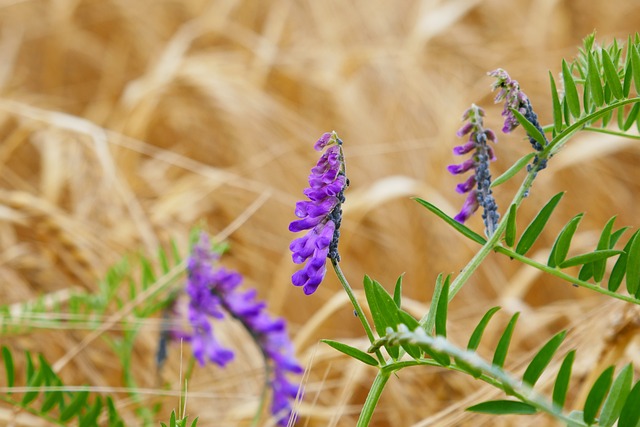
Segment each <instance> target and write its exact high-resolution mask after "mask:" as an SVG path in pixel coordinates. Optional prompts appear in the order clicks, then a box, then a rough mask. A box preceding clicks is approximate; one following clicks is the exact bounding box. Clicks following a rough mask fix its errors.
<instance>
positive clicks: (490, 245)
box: [420, 169, 537, 323]
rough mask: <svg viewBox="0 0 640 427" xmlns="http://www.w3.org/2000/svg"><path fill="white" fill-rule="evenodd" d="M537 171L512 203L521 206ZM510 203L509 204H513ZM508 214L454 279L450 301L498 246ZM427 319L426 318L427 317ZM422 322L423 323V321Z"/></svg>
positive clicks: (530, 176)
mask: <svg viewBox="0 0 640 427" xmlns="http://www.w3.org/2000/svg"><path fill="white" fill-rule="evenodd" d="M536 174H537V171H536V170H535V169H532V170H531V171H529V173H528V174H527V177H526V178H525V180H524V181H523V183H522V185H521V186H520V189H519V190H518V192H517V193H516V195H515V196H514V197H513V201H512V202H511V205H513V204H515V205H516V206H519V205H520V203H522V200H523V199H524V198H525V195H526V194H527V193H528V192H529V189H530V188H531V186H532V185H533V181H534V179H535V178H536ZM511 205H509V206H511ZM507 216H508V215H505V216H504V218H502V221H500V224H498V227H497V228H496V231H495V232H494V233H493V234H492V235H491V236H490V237H489V240H487V242H486V243H485V244H484V245H483V246H482V248H481V249H480V250H479V251H478V252H477V253H476V254H475V255H474V257H473V258H471V261H469V263H468V264H467V265H466V266H465V267H464V268H463V269H462V271H461V272H460V274H459V275H458V276H457V277H456V278H455V279H454V280H453V282H452V283H451V287H450V288H449V301H451V300H452V299H453V297H455V296H456V294H457V293H458V292H459V291H460V289H462V287H463V286H464V284H465V283H466V282H467V280H469V278H470V277H471V275H472V274H473V272H474V271H476V269H477V268H478V266H479V265H480V264H481V263H482V261H483V260H484V259H485V258H486V257H487V255H489V253H490V252H491V251H492V250H493V249H494V248H495V247H496V245H497V244H498V242H499V241H500V239H501V238H502V233H503V232H504V230H505V228H506V227H507ZM425 320H426V319H425ZM420 323H423V322H422V321H421V322H420Z"/></svg>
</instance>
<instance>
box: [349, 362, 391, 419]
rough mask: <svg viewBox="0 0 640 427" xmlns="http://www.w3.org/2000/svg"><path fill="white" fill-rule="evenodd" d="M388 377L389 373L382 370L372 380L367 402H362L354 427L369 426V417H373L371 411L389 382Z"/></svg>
mask: <svg viewBox="0 0 640 427" xmlns="http://www.w3.org/2000/svg"><path fill="white" fill-rule="evenodd" d="M390 376H391V373H390V372H387V371H385V370H382V369H380V370H379V371H378V375H376V378H375V379H374V380H373V384H371V388H370V389H369V394H368V395H367V400H365V402H364V406H363V407H362V412H360V417H359V418H358V424H356V427H367V426H368V425H369V422H370V421H371V417H372V416H373V411H374V410H375V409H376V406H377V405H378V401H379V400H380V396H381V395H382V390H384V386H385V385H386V384H387V381H389V377H390Z"/></svg>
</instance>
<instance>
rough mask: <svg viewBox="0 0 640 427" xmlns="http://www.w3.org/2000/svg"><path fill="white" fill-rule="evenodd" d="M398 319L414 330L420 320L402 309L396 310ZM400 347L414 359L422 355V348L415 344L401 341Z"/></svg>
mask: <svg viewBox="0 0 640 427" xmlns="http://www.w3.org/2000/svg"><path fill="white" fill-rule="evenodd" d="M398 319H400V323H404V324H405V326H407V328H409V330H410V331H415V330H416V329H417V328H418V327H420V322H418V321H417V320H416V319H414V318H413V316H412V315H410V314H409V313H407V312H406V311H404V310H398ZM402 348H403V349H404V351H406V352H407V353H408V354H409V356H411V357H413V358H414V359H419V358H420V357H421V356H422V350H420V347H419V346H417V345H415V344H409V343H407V342H404V343H402Z"/></svg>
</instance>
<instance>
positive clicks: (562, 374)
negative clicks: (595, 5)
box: [349, 34, 640, 427]
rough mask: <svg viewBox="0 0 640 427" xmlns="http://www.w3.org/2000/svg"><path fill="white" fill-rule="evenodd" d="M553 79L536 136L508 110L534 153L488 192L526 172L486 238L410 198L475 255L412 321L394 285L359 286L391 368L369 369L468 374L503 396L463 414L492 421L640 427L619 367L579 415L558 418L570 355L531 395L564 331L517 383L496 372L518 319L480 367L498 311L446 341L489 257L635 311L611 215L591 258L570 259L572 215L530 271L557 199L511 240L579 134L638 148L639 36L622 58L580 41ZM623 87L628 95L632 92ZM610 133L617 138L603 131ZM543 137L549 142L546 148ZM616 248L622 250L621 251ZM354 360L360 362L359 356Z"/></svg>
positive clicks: (631, 279)
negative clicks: (524, 417) (548, 114)
mask: <svg viewBox="0 0 640 427" xmlns="http://www.w3.org/2000/svg"><path fill="white" fill-rule="evenodd" d="M560 71H561V73H560V75H559V76H558V77H559V78H556V77H554V73H553V72H550V73H549V83H550V88H551V104H552V110H553V122H552V123H551V124H549V125H547V126H544V127H542V128H539V127H538V125H537V124H534V123H532V122H530V121H529V120H528V119H527V118H526V117H532V115H527V116H526V117H525V114H524V113H523V111H524V110H522V109H520V110H519V109H511V110H509V112H510V114H512V115H513V117H515V119H516V120H517V121H518V123H519V124H520V125H521V126H522V129H523V130H524V131H525V132H526V133H527V136H528V137H529V138H530V139H532V140H535V141H536V142H538V143H539V144H540V145H541V146H542V149H541V150H540V151H536V152H532V153H528V154H526V155H525V156H523V157H522V158H520V159H519V160H518V161H517V162H516V163H515V164H514V165H513V166H511V167H509V168H508V169H507V171H506V172H504V173H503V174H502V175H500V176H499V177H498V179H496V180H495V181H494V183H493V184H492V188H496V187H497V186H498V185H500V184H502V183H504V182H506V181H508V180H510V179H512V178H514V177H515V176H517V175H518V173H519V172H520V171H522V170H523V169H524V167H525V165H528V167H527V169H526V170H527V173H526V176H525V177H524V180H523V182H522V184H521V186H520V188H519V189H518V191H517V192H516V194H515V196H514V197H513V200H512V201H511V203H510V204H509V205H508V206H509V208H508V211H507V212H506V215H503V217H502V220H501V221H500V223H499V224H498V225H497V227H496V231H495V233H493V234H492V235H490V236H488V237H487V238H486V239H485V238H484V237H482V236H481V235H480V234H478V233H476V232H475V231H473V230H471V229H470V228H469V227H467V226H465V225H463V224H461V223H459V222H457V221H455V220H454V219H453V218H451V217H450V216H448V215H447V214H445V213H444V212H443V211H442V210H440V209H439V208H438V207H436V206H434V205H433V204H431V203H429V202H427V201H425V200H422V199H419V198H416V199H415V200H416V201H417V202H418V203H420V204H421V205H422V206H423V207H425V208H426V209H428V210H429V211H431V212H432V213H434V214H435V215H436V216H437V217H438V218H440V219H441V220H443V221H444V222H445V223H446V224H448V225H450V226H451V227H452V228H453V229H454V230H456V231H457V232H458V233H460V234H462V235H463V236H465V237H466V238H468V239H470V240H471V241H473V242H475V243H477V244H479V245H481V247H480V249H479V250H478V252H477V253H476V254H475V255H474V257H473V258H472V259H471V260H470V261H469V262H468V264H467V265H466V266H465V267H464V268H462V269H461V270H460V273H459V274H458V275H457V276H455V277H453V278H452V277H451V276H447V277H446V278H445V277H444V276H443V275H442V274H441V275H439V276H438V278H437V280H436V283H435V288H434V293H433V297H432V300H431V304H430V307H429V312H428V313H427V314H426V315H425V316H424V317H423V318H422V319H421V321H420V322H417V321H416V320H415V319H414V318H413V317H412V316H410V315H409V314H408V313H406V312H404V311H402V310H401V309H400V304H401V301H402V297H401V290H402V283H401V280H399V282H398V283H397V284H396V288H395V291H394V295H393V297H391V296H390V295H389V294H388V293H387V292H386V290H384V288H383V287H382V286H381V285H379V284H378V283H377V282H374V281H371V280H370V279H368V278H366V279H365V293H366V296H367V301H368V302H369V306H370V307H371V312H372V316H373V321H374V324H375V327H376V330H377V331H378V333H379V334H380V335H381V338H380V339H378V340H375V341H374V342H373V343H372V345H371V347H370V348H369V350H368V351H369V352H373V351H378V350H379V349H380V348H381V347H385V348H386V349H387V351H388V352H389V354H390V355H391V356H392V360H389V361H387V364H384V363H382V361H380V363H379V364H378V366H379V369H380V374H379V376H380V375H382V378H387V377H388V375H390V374H391V373H393V372H396V371H397V370H400V369H402V368H404V367H406V366H412V365H425V366H432V367H433V366H436V367H440V368H446V369H449V370H453V371H457V372H461V373H464V374H468V375H471V376H473V377H474V378H477V379H479V380H481V381H484V382H486V383H488V384H490V385H492V386H494V387H496V388H498V389H500V390H502V391H504V392H505V394H506V395H507V396H510V397H511V398H510V399H509V400H492V401H486V402H481V403H478V404H476V405H474V406H471V407H470V408H468V410H470V411H475V412H482V413H488V414H495V415H498V414H533V413H536V412H546V413H548V414H550V415H551V416H553V417H555V418H557V419H558V420H560V421H561V422H562V423H564V424H565V425H569V426H572V427H574V426H589V425H599V426H603V427H611V426H612V425H614V424H615V423H616V422H617V425H618V426H620V427H637V426H638V425H639V422H640V382H636V383H635V385H633V387H632V383H633V368H632V367H631V366H630V365H627V366H626V367H624V368H623V369H622V370H621V371H620V373H619V374H618V376H617V377H615V379H614V371H615V367H613V366H611V367H609V368H607V369H605V370H604V371H603V372H601V373H600V375H599V376H598V379H597V380H596V381H595V382H594V384H592V385H590V388H589V392H588V394H587V399H586V401H585V402H584V404H583V406H582V407H581V409H580V410H573V411H569V410H567V409H565V405H566V401H567V396H568V395H570V394H569V389H570V384H571V375H572V369H573V364H574V360H575V351H574V350H571V351H568V352H567V353H566V354H565V355H564V357H563V359H562V362H561V363H558V364H559V365H560V366H559V368H558V370H557V373H556V375H555V381H554V383H553V391H552V396H551V397H550V398H545V397H544V396H542V395H541V394H540V393H539V392H538V391H537V390H534V388H535V387H536V384H537V383H538V382H539V380H540V378H541V377H542V376H543V375H545V373H546V371H547V370H549V367H550V366H554V364H553V363H552V362H553V360H554V359H555V358H557V354H558V352H559V351H560V348H561V345H562V343H563V341H564V338H565V336H566V332H565V331H561V332H559V333H557V334H556V335H554V336H553V337H551V338H550V339H549V340H548V341H547V342H546V343H545V344H544V345H543V346H542V347H541V348H540V350H539V351H538V352H537V353H536V354H535V356H533V357H532V359H531V361H530V362H529V364H528V365H527V368H526V369H525V371H524V374H523V375H522V378H516V377H515V376H514V375H512V374H510V373H509V372H507V371H506V370H505V368H504V366H505V362H506V360H507V357H508V352H509V346H510V343H511V340H512V337H513V336H514V333H515V325H516V322H517V320H518V317H519V313H515V314H514V315H513V316H512V317H511V319H510V321H509V322H508V323H507V325H506V326H505V328H504V330H503V332H502V334H501V335H500V339H499V340H498V343H497V345H496V348H495V349H494V350H493V359H492V361H491V362H488V361H486V360H485V359H483V358H482V357H481V356H480V355H479V354H478V353H477V352H476V351H477V349H478V348H479V344H480V341H481V339H482V335H483V333H484V331H485V329H486V328H487V325H488V323H489V322H490V320H491V319H492V318H493V316H494V314H495V313H496V312H497V311H498V308H497V307H494V308H492V309H490V310H489V311H487V312H486V313H485V315H484V316H483V317H482V319H481V320H480V321H479V323H478V325H477V326H476V327H475V329H474V331H473V333H472V334H471V337H470V338H469V341H468V345H467V348H466V349H460V348H458V347H457V346H456V345H455V344H453V343H452V342H450V341H449V340H448V338H447V328H446V321H447V312H448V304H449V302H450V300H451V299H452V298H453V297H454V296H455V295H456V293H457V292H458V291H459V290H460V289H461V288H462V286H464V285H465V283H467V282H468V280H469V278H470V277H471V275H472V274H473V272H474V271H475V270H476V269H477V268H478V266H479V265H480V264H481V263H482V261H483V260H484V259H485V258H486V257H487V256H488V255H489V254H490V253H492V252H497V253H500V254H503V255H506V256H508V257H509V258H511V259H513V260H514V261H516V262H520V263H523V264H526V265H529V266H531V267H534V268H536V269H538V270H540V271H542V272H544V273H545V274H548V275H552V276H555V277H557V278H559V279H562V280H564V281H566V282H567V283H570V284H573V285H577V286H581V287H583V288H586V289H589V290H591V291H594V292H597V293H600V294H602V295H606V296H609V297H612V298H616V299H619V300H623V301H626V302H629V303H633V304H640V237H639V236H640V231H636V232H635V233H634V234H633V235H632V236H631V237H630V238H629V239H628V240H627V241H626V242H623V243H619V242H620V241H621V240H622V239H623V237H624V235H625V232H626V230H627V229H628V227H622V228H620V229H618V230H615V231H614V223H615V219H616V217H615V216H614V217H612V218H611V219H610V220H609V221H608V222H607V223H606V224H605V225H604V227H603V229H602V231H601V233H600V238H599V239H598V243H597V246H596V247H595V248H594V249H593V250H590V251H587V252H585V253H579V254H572V253H571V243H572V240H573V237H574V236H575V234H576V232H577V228H578V226H579V224H580V222H581V220H582V218H583V216H584V214H583V213H578V214H576V215H575V216H573V218H571V219H570V220H569V221H568V222H567V223H566V224H565V225H564V227H563V228H562V230H561V231H560V232H559V234H558V235H557V237H556V238H555V240H554V243H553V246H552V247H551V250H550V254H549V257H548V259H547V260H546V263H542V262H539V261H538V260H536V259H533V258H531V257H529V256H527V254H528V253H529V251H530V250H531V249H532V248H533V246H534V245H535V244H536V242H537V241H538V240H539V238H540V236H542V235H543V233H545V232H546V228H547V224H548V223H549V219H550V218H551V215H552V214H553V212H554V210H555V209H556V207H557V206H558V204H559V202H560V200H561V199H562V197H563V193H558V194H556V195H555V196H553V197H551V199H550V200H549V201H548V202H547V203H546V204H545V205H544V206H543V207H542V209H540V210H539V212H538V214H537V215H536V216H535V217H534V219H533V220H532V221H531V222H530V223H529V224H528V226H527V227H525V229H524V231H522V232H521V233H520V234H519V233H518V224H517V219H518V217H519V215H518V209H519V208H520V205H521V204H522V203H523V201H525V200H526V197H527V195H528V194H529V193H530V191H531V189H532V186H533V183H534V180H535V178H536V176H537V174H538V173H539V172H541V171H543V169H544V168H546V167H547V166H551V165H552V163H553V161H552V157H553V156H554V155H556V154H557V153H558V152H559V151H560V150H561V149H562V147H563V146H564V145H565V144H566V143H568V141H569V140H570V139H571V138H572V137H573V136H574V135H575V134H576V133H578V132H580V131H582V130H586V131H597V132H600V133H607V134H613V135H618V136H628V137H630V138H634V139H639V138H638V137H637V136H636V135H633V134H628V133H627V132H628V131H629V130H630V129H631V128H632V127H633V126H634V124H635V125H636V127H638V129H640V96H639V95H640V36H639V35H638V34H636V35H635V36H634V37H629V38H628V41H627V46H626V49H625V48H623V46H622V45H621V44H620V43H618V41H615V40H614V41H613V43H611V44H609V45H606V46H601V45H598V44H596V42H595V35H594V34H592V35H589V36H588V37H586V38H585V39H584V43H583V46H582V48H581V49H580V51H579V55H578V56H577V57H576V58H575V59H573V60H563V61H562V63H561V67H560ZM556 83H558V85H557V84H556ZM558 86H561V87H558ZM632 88H633V89H634V90H635V93H632ZM512 89H513V88H510V89H509V90H512ZM503 94H504V93H503ZM509 106H511V105H509ZM616 125H617V128H618V129H619V130H613V129H612V128H613V126H616ZM540 129H542V131H541V130H540ZM546 133H550V139H548V135H547V134H546ZM518 236H519V238H518ZM620 246H624V247H623V249H622V250H621V249H620ZM611 265H613V268H612V269H611V270H610V273H609V277H608V278H607V273H608V271H609V269H608V267H610V266H611ZM576 272H577V274H576ZM623 280H624V281H625V283H626V293H625V292H623V291H620V287H621V284H622V282H623ZM605 283H606V286H605V285H604V284H605ZM394 322H398V323H394ZM400 347H402V348H404V349H405V351H406V352H407V353H408V354H409V356H411V358H412V359H413V360H412V361H406V360H405V359H403V360H402V361H401V360H399V359H398V357H399V355H400V350H399V349H400ZM349 351H352V350H349ZM358 351H359V350H358ZM354 353H355V352H354ZM354 356H355V357H357V358H358V357H359V358H361V359H362V357H361V355H360V354H359V353H358V354H357V355H356V354H354ZM365 363H366V362H365ZM548 377H551V376H548ZM385 381H386V380H385ZM385 381H376V382H374V389H372V391H371V392H370V395H369V398H371V399H373V402H375V399H377V397H379V395H380V393H381V390H380V389H379V388H376V387H382V386H383V385H384V383H385ZM380 384H382V385H380ZM369 398H368V400H367V404H365V408H367V411H369V412H368V415H366V416H364V417H362V418H361V420H362V419H364V420H367V421H366V422H367V423H368V420H369V419H370V417H371V409H370V408H373V407H375V404H372V403H371V401H369ZM365 425H366V423H363V424H360V423H359V424H358V426H359V427H363V426H365Z"/></svg>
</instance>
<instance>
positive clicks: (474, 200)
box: [447, 105, 500, 236]
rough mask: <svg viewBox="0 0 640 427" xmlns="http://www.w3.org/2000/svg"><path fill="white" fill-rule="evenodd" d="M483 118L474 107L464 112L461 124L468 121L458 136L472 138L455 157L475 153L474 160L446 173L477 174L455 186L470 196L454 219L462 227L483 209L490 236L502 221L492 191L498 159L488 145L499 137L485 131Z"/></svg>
mask: <svg viewBox="0 0 640 427" xmlns="http://www.w3.org/2000/svg"><path fill="white" fill-rule="evenodd" d="M483 116H484V111H483V110H482V108H480V107H478V106H476V105H471V108H469V109H468V110H467V111H465V113H464V114H463V116H462V120H468V121H467V122H466V123H465V124H464V125H463V126H462V127H461V128H460V130H458V132H457V133H456V134H457V135H458V136H459V137H462V136H465V135H467V134H469V140H468V142H467V143H466V144H464V145H460V146H458V147H455V148H454V149H453V153H454V154H455V155H458V156H459V155H463V154H467V153H469V152H471V151H473V154H472V155H471V158H469V159H467V160H466V161H464V162H462V163H460V164H457V165H449V166H448V167H447V170H448V171H449V172H451V173H452V174H454V175H457V174H462V173H465V172H467V171H469V170H472V169H473V171H474V174H473V175H471V176H470V177H469V178H468V179H467V180H466V181H464V182H462V183H460V184H458V185H457V186H456V191H457V192H458V193H462V194H464V193H469V195H468V196H467V199H466V200H465V202H464V204H463V206H462V210H461V211H460V213H458V214H457V215H456V216H455V217H454V219H455V220H456V221H458V222H460V223H463V222H465V221H466V220H467V219H469V217H471V215H473V214H474V213H475V211H477V210H478V208H479V207H480V206H482V208H483V210H484V212H483V214H482V219H483V220H484V224H485V227H486V230H487V235H489V236H490V235H491V234H493V232H494V231H495V229H496V226H497V225H498V219H499V218H500V215H499V214H498V206H497V205H496V202H495V199H494V198H493V194H492V191H491V173H490V172H489V162H490V161H494V160H495V159H496V158H495V154H494V152H493V148H491V147H490V146H489V145H487V141H492V142H494V143H495V142H496V135H495V133H494V132H493V131H492V130H490V129H484V128H483V121H482V117H483Z"/></svg>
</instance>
